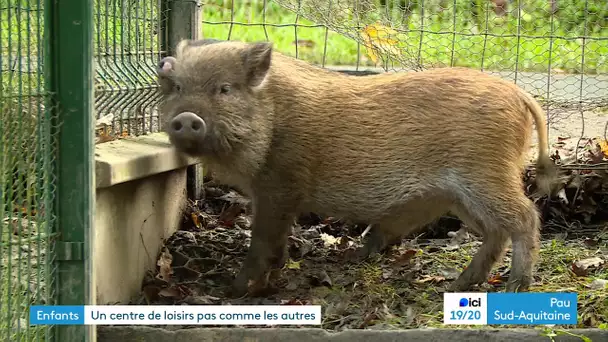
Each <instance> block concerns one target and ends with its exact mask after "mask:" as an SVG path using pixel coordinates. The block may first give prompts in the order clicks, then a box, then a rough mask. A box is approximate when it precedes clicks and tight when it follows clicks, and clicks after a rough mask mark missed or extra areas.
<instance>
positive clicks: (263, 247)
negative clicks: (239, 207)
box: [232, 197, 296, 297]
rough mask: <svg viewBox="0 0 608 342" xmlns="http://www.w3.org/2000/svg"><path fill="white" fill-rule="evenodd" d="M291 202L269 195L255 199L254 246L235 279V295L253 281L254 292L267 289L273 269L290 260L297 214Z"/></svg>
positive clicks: (238, 294) (252, 226) (252, 239)
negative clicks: (276, 199)
mask: <svg viewBox="0 0 608 342" xmlns="http://www.w3.org/2000/svg"><path fill="white" fill-rule="evenodd" d="M288 203H289V201H284V202H280V201H275V200H272V199H271V198H268V197H256V198H255V200H254V201H253V222H252V225H251V245H250V246H249V251H248V252H247V257H246V258H245V262H244V263H243V266H242V267H241V270H240V272H239V274H238V275H237V277H236V279H235V281H234V284H233V289H232V295H233V296H238V297H240V296H242V295H245V294H246V293H247V292H248V290H249V285H250V282H251V285H253V291H252V292H256V291H258V290H264V289H265V288H266V287H267V285H268V276H269V274H270V273H269V272H270V270H271V269H273V268H281V267H283V265H284V264H285V262H286V261H287V238H288V235H289V232H290V227H291V224H292V223H293V221H294V218H295V216H296V215H295V214H294V213H293V206H289V205H288Z"/></svg>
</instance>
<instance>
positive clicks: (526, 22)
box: [202, 0, 608, 73]
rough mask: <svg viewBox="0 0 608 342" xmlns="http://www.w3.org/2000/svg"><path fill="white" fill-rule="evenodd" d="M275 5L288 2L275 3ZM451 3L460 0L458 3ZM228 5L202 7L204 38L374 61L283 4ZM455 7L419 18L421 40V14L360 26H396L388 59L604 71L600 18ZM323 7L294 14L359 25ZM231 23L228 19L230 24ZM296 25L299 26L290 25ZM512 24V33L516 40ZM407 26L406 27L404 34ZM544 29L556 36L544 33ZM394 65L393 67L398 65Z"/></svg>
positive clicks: (318, 59) (316, 59)
mask: <svg viewBox="0 0 608 342" xmlns="http://www.w3.org/2000/svg"><path fill="white" fill-rule="evenodd" d="M534 1H537V0H534ZM282 2H290V1H288V0H282ZM291 2H293V1H291ZM458 2H459V3H461V2H462V1H461V0H458ZM590 2H593V0H592V1H590ZM450 3H451V1H450ZM229 5H230V2H224V1H220V0H214V1H211V2H207V3H206V4H205V5H204V7H203V25H202V35H203V37H205V38H216V39H228V38H230V39H235V40H243V41H263V40H270V41H272V42H273V44H274V45H275V48H276V49H277V50H278V51H280V52H283V53H286V54H288V55H291V56H296V44H295V42H296V37H297V40H298V41H302V40H305V41H307V43H308V44H306V45H300V46H298V51H297V56H298V57H299V58H302V59H304V60H307V61H310V62H312V63H316V64H322V63H323V56H324V55H325V63H324V64H325V65H355V64H356V63H357V60H358V55H357V51H358V48H360V57H359V61H360V64H363V65H367V66H372V65H374V64H373V63H371V61H370V60H369V58H368V57H367V54H366V52H367V50H366V48H365V47H364V46H362V45H360V46H359V47H358V44H357V41H355V40H353V39H350V38H347V37H345V36H344V35H341V34H339V33H336V32H333V31H332V30H329V31H328V30H326V29H325V28H324V27H318V26H319V25H316V24H315V23H314V22H313V21H310V20H306V19H304V18H303V17H302V16H299V17H297V15H296V14H295V13H294V12H291V11H289V10H286V9H283V8H281V7H280V6H278V5H277V4H275V3H272V2H271V3H268V4H267V5H266V16H265V18H264V16H263V13H264V7H263V2H262V1H248V2H241V1H235V5H234V11H232V10H231V9H230V6H229ZM459 10H460V12H458V13H457V15H458V18H459V19H460V20H458V21H457V24H456V28H455V30H454V27H453V25H454V24H453V21H452V17H453V12H451V11H450V9H448V10H447V11H444V14H443V15H439V14H431V15H428V14H427V15H425V18H424V19H425V22H426V24H425V26H424V30H425V32H424V33H423V34H422V43H421V33H420V32H419V30H420V20H421V19H420V15H419V13H417V12H414V13H413V14H412V15H411V17H410V19H409V21H408V22H407V23H402V22H400V21H398V20H396V19H394V18H395V17H394V16H393V17H391V18H387V17H384V16H381V15H375V14H374V15H368V16H367V18H366V20H365V21H364V22H363V23H362V24H360V25H359V26H364V25H365V24H372V23H374V22H376V21H380V22H383V24H384V25H386V26H391V27H395V28H396V29H397V30H398V31H399V32H400V34H399V35H398V36H396V37H394V38H395V39H397V40H398V41H399V47H400V51H401V53H402V54H403V55H402V56H397V57H389V59H390V60H391V61H392V62H400V61H403V62H406V63H407V62H409V61H413V60H416V59H417V58H418V57H420V59H421V63H422V64H423V65H427V66H449V65H454V66H464V67H473V68H481V67H483V68H485V69H493V70H515V69H516V68H517V69H518V70H519V71H538V72H546V70H548V69H549V68H551V69H553V70H556V71H558V72H559V71H564V72H571V73H579V72H583V71H584V72H585V73H605V72H608V57H607V56H608V40H603V41H602V40H598V38H599V37H608V27H607V26H606V24H605V23H604V22H599V21H598V24H597V25H596V26H589V25H588V26H589V27H587V29H585V27H584V25H583V24H581V25H583V26H581V25H579V26H573V25H574V24H573V23H572V22H571V21H570V20H569V18H567V17H564V16H562V17H561V18H562V20H561V21H558V20H557V19H555V20H554V22H553V29H551V27H552V26H551V21H550V19H548V18H546V16H543V17H538V16H540V15H541V14H542V13H543V12H538V13H536V12H532V13H524V14H523V15H522V19H521V25H518V20H517V18H515V17H509V18H507V19H504V18H498V17H496V16H495V15H494V14H493V12H491V13H488V20H486V19H485V16H484V17H483V18H481V19H479V18H477V17H476V18H477V19H475V20H477V22H478V26H477V27H476V26H475V25H474V23H475V22H476V21H475V20H473V19H474V18H472V17H471V16H470V14H468V12H467V11H463V10H462V9H459ZM427 11H428V10H427ZM324 12H325V10H324V9H323V8H321V9H319V10H318V11H316V12H315V10H302V11H301V12H300V13H308V17H309V18H313V19H314V18H320V19H321V20H324V23H326V24H328V25H329V27H330V28H332V29H335V30H336V31H339V32H341V33H345V34H346V35H349V36H352V37H357V34H358V29H357V27H356V23H355V20H354V19H353V17H352V16H351V17H350V18H349V17H347V16H346V17H345V15H344V14H343V13H342V12H344V11H342V12H340V13H336V14H335V15H333V16H332V15H325V16H322V15H321V14H323V13H324ZM607 13H608V12H607ZM590 17H591V16H590ZM296 19H297V21H296ZM589 20H590V19H589ZM231 22H232V23H234V24H232V25H231ZM264 23H266V25H264ZM296 23H297V24H298V25H302V26H299V27H298V28H297V29H296V27H295V26H296V25H295V24H296ZM486 24H487V27H488V31H487V32H488V34H489V35H488V36H487V38H486V36H485V35H484V34H483V33H485V32H486ZM273 25H274V26H273ZM279 26H280V27H279ZM314 26H317V27H314ZM518 27H519V34H520V36H519V37H517V35H518ZM406 28H408V29H409V30H411V31H409V32H407V30H406ZM416 30H418V31H416ZM476 30H477V33H475V31H476ZM452 32H456V35H452V34H451V33H452ZM551 32H553V35H554V36H555V37H556V38H554V39H549V38H548V37H549V35H550V33H551ZM296 34H297V36H296ZM583 34H586V36H588V37H592V39H587V40H586V42H585V44H583V41H582V39H578V38H577V37H578V36H580V35H583ZM524 36H528V37H531V38H526V37H524ZM583 45H584V50H585V51H584V52H583ZM452 54H453V56H452ZM583 55H584V57H585V58H584V63H583V58H582V57H583ZM378 66H381V65H378ZM393 66H394V67H398V65H393Z"/></svg>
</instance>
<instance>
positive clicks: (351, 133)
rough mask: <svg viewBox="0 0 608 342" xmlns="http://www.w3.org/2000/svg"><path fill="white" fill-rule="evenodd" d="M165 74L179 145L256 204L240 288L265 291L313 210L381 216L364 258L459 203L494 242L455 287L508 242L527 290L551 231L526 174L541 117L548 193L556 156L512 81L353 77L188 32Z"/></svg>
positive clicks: (448, 74)
mask: <svg viewBox="0 0 608 342" xmlns="http://www.w3.org/2000/svg"><path fill="white" fill-rule="evenodd" d="M158 81H159V83H160V84H161V85H162V87H161V91H162V94H163V100H162V102H161V104H160V106H159V112H160V114H161V116H162V118H163V119H162V120H163V122H164V129H165V131H166V132H167V134H168V136H169V139H170V141H171V143H172V144H173V145H174V147H175V148H176V149H177V150H178V151H181V152H183V153H185V154H188V155H191V156H196V157H200V160H201V161H202V162H203V163H204V165H205V166H206V167H207V168H209V169H210V170H211V171H212V172H213V174H214V176H215V177H216V178H217V179H218V180H219V181H220V182H222V183H224V184H226V185H231V186H233V187H234V188H236V189H238V190H240V191H241V192H243V194H244V195H246V196H248V197H249V198H250V199H251V201H252V210H253V222H252V238H251V245H250V247H249V251H248V255H247V257H246V259H245V261H244V264H243V266H242V269H241V270H240V272H239V274H238V275H237V277H236V279H235V282H234V285H233V292H232V294H233V295H235V296H241V295H245V294H247V293H248V292H249V294H251V295H255V294H256V293H257V292H256V290H260V289H264V288H266V286H267V281H268V275H269V271H270V270H271V269H272V268H280V267H282V266H283V265H284V263H285V261H286V257H287V250H286V245H287V238H288V234H289V232H290V227H291V224H292V223H293V222H294V218H295V217H296V216H297V215H298V214H299V213H302V212H315V213H322V214H326V215H332V216H334V217H342V218H347V219H350V220H353V221H358V222H368V223H370V224H373V225H374V229H373V230H372V233H370V236H369V238H368V240H367V241H366V242H365V246H364V248H363V249H361V256H363V257H365V256H369V255H370V254H372V253H376V252H380V251H382V250H384V248H385V247H386V246H387V244H388V243H390V242H394V241H395V240H398V239H400V238H401V237H402V236H405V235H407V234H410V233H413V232H415V231H416V230H417V229H421V227H423V226H425V225H426V224H428V223H432V222H433V221H434V220H435V219H437V218H439V217H440V216H442V215H444V214H446V213H448V212H451V213H452V214H454V215H456V216H458V217H459V218H460V219H461V220H462V221H463V222H464V223H465V224H466V225H467V226H468V227H470V228H471V229H472V230H473V231H476V232H480V233H481V234H482V235H483V244H482V245H481V246H480V248H479V250H478V251H477V253H476V255H475V256H474V258H473V259H472V261H471V262H470V264H469V265H468V267H467V268H466V269H465V270H464V271H463V272H462V274H461V275H460V276H459V278H458V279H457V280H456V281H454V282H453V283H452V284H451V286H450V289H449V290H451V291H465V290H467V289H469V288H470V287H471V286H472V285H475V284H479V283H481V282H483V281H485V280H486V279H487V277H488V275H489V272H490V271H491V268H492V267H493V265H494V264H495V262H496V261H497V259H498V258H500V257H501V256H502V253H503V251H504V248H505V245H506V243H507V242H508V241H509V239H511V242H512V260H511V266H512V268H511V274H510V278H509V280H508V283H507V285H506V290H507V291H509V292H513V291H526V290H528V287H529V286H530V284H531V282H532V275H533V266H534V264H535V261H536V259H537V255H538V250H539V228H540V217H539V213H538V212H537V208H536V206H535V205H534V203H533V202H532V201H531V200H530V199H528V197H527V196H526V194H525V193H524V187H523V184H522V182H523V180H522V172H523V168H524V166H525V155H526V153H527V152H528V151H529V146H530V145H529V143H530V139H531V136H532V135H531V134H532V127H533V126H532V123H533V122H534V123H535V124H536V128H537V132H538V142H539V144H538V160H537V161H536V171H537V185H538V187H539V189H540V190H542V191H543V192H544V193H546V194H550V193H551V189H552V188H551V186H552V179H553V177H555V165H554V164H553V162H552V160H551V159H550V157H549V154H548V145H547V132H546V120H545V117H544V113H543V110H542V109H541V108H540V106H539V104H538V103H537V102H536V101H535V100H534V98H533V97H531V96H530V95H529V94H528V93H526V92H524V91H523V90H522V89H520V88H519V87H518V86H516V85H515V84H513V83H511V82H508V81H505V80H502V79H500V78H497V77H494V76H490V75H488V74H485V73H483V72H481V71H475V70H470V69H466V68H438V69H432V70H427V71H422V72H410V73H386V74H379V75H374V76H364V77H357V76H349V75H345V74H341V73H338V72H334V71H330V70H327V69H324V68H321V67H317V66H314V65H311V64H308V63H306V62H304V61H301V60H297V59H295V58H292V57H289V56H287V55H284V54H281V53H279V52H277V51H275V50H274V49H273V45H272V43H269V42H259V43H244V42H239V41H223V42H219V41H213V40H212V41H205V40H201V41H190V40H184V41H181V42H180V43H179V44H178V46H177V48H176V53H175V56H171V57H166V58H164V59H163V60H161V61H160V62H159V65H158ZM497 95H498V96H497ZM250 287H251V289H250Z"/></svg>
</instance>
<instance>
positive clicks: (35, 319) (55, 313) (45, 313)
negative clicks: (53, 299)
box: [30, 305, 84, 325]
mask: <svg viewBox="0 0 608 342" xmlns="http://www.w3.org/2000/svg"><path fill="white" fill-rule="evenodd" d="M30 324H31V325H83V324H84V306H83V305H49V306H47V305H32V306H30Z"/></svg>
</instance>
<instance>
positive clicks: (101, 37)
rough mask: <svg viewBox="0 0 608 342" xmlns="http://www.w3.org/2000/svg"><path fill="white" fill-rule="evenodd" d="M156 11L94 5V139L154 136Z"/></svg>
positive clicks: (152, 2) (138, 3) (146, 5)
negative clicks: (96, 127)
mask: <svg viewBox="0 0 608 342" xmlns="http://www.w3.org/2000/svg"><path fill="white" fill-rule="evenodd" d="M165 2H166V1H165ZM162 8H163V1H158V0H95V3H94V22H95V23H94V27H95V33H94V41H95V62H96V64H95V69H96V79H95V109H96V112H97V119H98V120H99V125H98V128H99V129H100V131H99V133H100V134H99V137H98V140H101V141H103V140H104V139H107V138H110V139H113V138H114V137H116V136H117V135H119V136H120V135H129V136H137V135H141V134H147V133H151V132H157V131H158V115H157V113H156V110H155V108H156V104H157V102H158V94H157V91H156V86H157V85H156V78H155V74H154V72H155V69H154V66H155V65H156V63H157V62H158V61H159V60H160V56H161V55H162V54H163V44H161V37H162V35H161V29H162V27H164V25H163V18H164V17H163V16H162V15H161V13H162Z"/></svg>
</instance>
